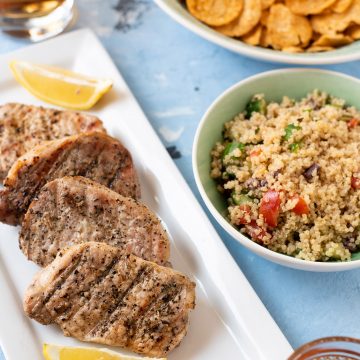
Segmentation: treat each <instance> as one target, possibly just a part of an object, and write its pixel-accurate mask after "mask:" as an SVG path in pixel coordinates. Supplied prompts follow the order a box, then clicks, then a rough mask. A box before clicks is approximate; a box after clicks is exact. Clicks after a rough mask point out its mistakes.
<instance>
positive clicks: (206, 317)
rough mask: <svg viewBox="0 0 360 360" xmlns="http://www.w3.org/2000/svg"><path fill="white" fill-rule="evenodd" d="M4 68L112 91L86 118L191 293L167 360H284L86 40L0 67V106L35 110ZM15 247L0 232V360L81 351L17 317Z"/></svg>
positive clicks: (239, 279) (24, 279)
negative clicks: (74, 77) (123, 165)
mask: <svg viewBox="0 0 360 360" xmlns="http://www.w3.org/2000/svg"><path fill="white" fill-rule="evenodd" d="M13 59H18V60H27V61H31V62H34V63H46V64H51V65H55V66H61V67H65V68H68V69H71V70H74V71H78V72H81V73H84V74H88V75H93V76H97V77H104V78H111V79H112V80H113V81H114V88H113V89H112V91H111V92H110V93H109V94H108V95H107V96H106V98H104V99H103V101H102V102H101V104H100V105H98V106H96V107H95V108H94V109H93V111H92V112H93V113H95V114H96V115H97V116H99V117H100V118H101V119H102V120H103V121H104V123H105V127H106V129H107V130H108V132H109V133H110V134H111V135H112V136H115V137H117V138H118V139H120V140H121V141H122V142H123V144H124V145H125V146H126V147H127V148H128V149H129V150H130V151H131V153H132V155H133V158H134V162H135V166H136V168H137V170H138V173H139V177H140V181H141V188H142V200H143V201H144V202H145V203H146V204H147V205H148V206H149V207H150V208H151V209H152V210H153V211H155V212H156V213H157V214H158V216H159V217H160V218H161V219H162V220H163V221H164V223H165V224H166V227H167V229H168V231H169V234H170V236H171V262H172V264H173V266H174V268H175V269H178V270H180V271H183V272H184V273H186V274H187V275H188V276H190V277H191V278H192V279H193V280H194V281H195V282H196V284H197V287H196V296H197V301H196V303H197V305H196V308H195V310H194V311H193V312H192V314H191V317H190V327H189V332H188V334H187V336H186V337H185V339H184V341H183V342H182V344H181V345H180V346H179V347H178V348H177V349H175V350H174V351H173V352H172V353H171V354H170V355H169V360H195V359H197V360H212V359H213V360H215V359H236V360H243V359H246V360H283V359H284V360H285V359H286V358H287V356H288V355H289V354H290V353H291V351H292V349H291V346H290V345H289V343H288V342H287V340H286V339H285V337H284V336H283V334H282V333H281V331H280V330H279V328H278V327H277V325H276V323H275V322H274V321H273V319H272V318H271V316H270V315H269V313H268V312H267V310H266V309H265V307H264V305H263V304H262V303H261V301H260V300H259V298H258V297H257V295H256V294H255V292H254V290H253V289H252V288H251V286H250V284H249V283H248V281H247V280H246V278H245V277H244V275H243V274H242V272H241V271H240V269H239V268H238V266H237V265H236V263H235V262H234V260H233V259H232V257H231V256H230V254H229V253H228V251H227V249H226V248H225V246H224V245H223V243H222V241H221V239H220V238H219V236H218V235H217V233H216V232H215V230H214V228H213V227H212V225H211V223H210V221H209V220H208V218H207V217H206V215H205V213H204V212H203V210H202V209H201V207H200V205H199V204H198V202H197V201H196V199H195V197H194V195H193V194H192V192H191V191H190V189H189V187H188V185H187V184H186V182H185V180H184V179H183V177H182V176H181V174H180V172H179V171H178V169H177V168H176V166H175V165H174V163H173V161H172V160H171V158H170V157H169V155H168V154H167V152H166V150H165V148H164V147H163V145H162V144H161V142H160V140H159V138H158V137H157V135H156V133H155V132H154V130H153V129H152V127H151V125H150V123H149V122H148V120H147V119H146V117H145V115H144V113H143V112H142V111H141V109H140V107H139V105H138V104H137V102H136V100H135V98H134V97H133V95H132V93H131V92H130V90H129V88H128V87H127V85H126V83H125V82H124V80H123V78H122V76H121V75H120V74H119V72H118V70H117V69H116V67H115V66H114V64H113V62H112V61H111V59H110V58H109V55H108V54H107V53H106V51H105V50H104V48H103V47H102V46H101V44H100V42H99V41H98V40H97V38H96V37H95V35H94V34H93V33H92V32H91V31H90V30H86V29H84V30H78V31H75V32H72V33H69V34H65V35H63V36H60V37H58V38H56V39H53V40H49V41H47V42H44V43H42V44H36V45H31V46H29V47H26V48H24V49H21V50H18V51H16V52H13V53H10V54H6V55H4V56H2V57H0V74H1V78H0V104H2V103H5V102H14V101H16V102H23V103H27V104H36V105H40V104H42V103H41V102H40V101H38V100H36V99H35V98H34V97H33V96H31V95H30V94H29V93H27V92H26V91H25V90H24V89H23V88H21V87H20V86H19V85H18V84H17V83H16V82H15V81H14V80H13V77H12V75H11V73H10V71H9V68H8V62H9V61H10V60H13ZM140 73H141V71H140V70H139V75H140ZM42 105H45V106H46V104H42ZM17 237H18V229H16V228H14V227H10V226H6V225H0V286H1V288H0V289H1V296H0V341H1V346H2V349H3V351H4V354H5V356H6V359H7V360H20V359H24V360H37V359H41V358H42V355H41V348H42V344H43V343H44V342H47V343H54V344H61V345H77V346H79V345H80V346H81V345H84V344H83V343H80V342H78V341H76V340H74V339H71V338H66V337H64V336H63V335H62V333H61V331H59V330H58V329H57V328H56V327H55V326H43V325H40V324H37V323H36V322H34V321H32V320H30V319H27V318H26V317H25V316H24V315H23V311H22V297H23V294H24V291H25V289H26V287H27V286H28V284H29V282H30V280H31V278H32V277H33V275H34V274H35V272H36V271H37V270H38V268H37V266H36V265H34V264H32V263H30V262H29V261H27V260H26V259H25V257H24V256H23V254H22V253H21V251H20V250H19V248H18V239H17ZM89 346H95V345H89Z"/></svg>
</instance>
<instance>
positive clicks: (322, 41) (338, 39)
mask: <svg viewBox="0 0 360 360" xmlns="http://www.w3.org/2000/svg"><path fill="white" fill-rule="evenodd" d="M352 42H353V39H352V38H351V37H350V36H346V35H344V34H325V35H322V36H320V37H319V39H317V40H316V41H315V42H314V44H313V46H327V47H339V46H344V45H348V44H350V43H352Z"/></svg>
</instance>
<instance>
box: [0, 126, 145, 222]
mask: <svg viewBox="0 0 360 360" xmlns="http://www.w3.org/2000/svg"><path fill="white" fill-rule="evenodd" d="M66 175H71V176H76V175H80V176H84V177H87V178H90V179H92V180H94V181H97V182H99V183H101V184H103V185H105V186H107V187H109V188H111V189H112V190H114V191H116V192H118V193H120V194H122V195H124V196H130V197H134V198H137V197H139V195H140V187H139V183H138V179H137V175H136V172H135V168H134V166H133V162H132V159H131V155H130V153H129V151H128V150H127V149H125V147H124V146H123V145H121V143H120V142H119V141H118V140H116V139H114V138H112V137H110V136H108V135H106V134H104V133H99V132H93V133H83V134H78V135H73V136H69V137H66V138H63V139H59V140H53V141H49V142H45V143H42V144H40V145H38V146H36V147H35V148H33V149H32V150H31V151H29V152H27V153H26V154H24V155H23V156H22V157H21V158H19V159H18V160H17V161H16V162H15V163H14V165H13V166H12V167H11V169H10V171H9V173H8V176H7V178H6V179H5V181H4V186H5V188H4V189H3V190H1V191H0V221H2V222H5V223H7V224H13V225H15V224H19V223H20V222H21V219H22V217H23V215H24V214H25V213H26V211H27V209H28V207H29V205H30V203H31V201H32V200H33V199H34V198H35V197H36V196H37V194H38V193H39V191H40V189H41V188H42V187H43V186H44V185H45V184H46V183H47V182H49V181H51V180H54V179H57V178H60V177H63V176H66Z"/></svg>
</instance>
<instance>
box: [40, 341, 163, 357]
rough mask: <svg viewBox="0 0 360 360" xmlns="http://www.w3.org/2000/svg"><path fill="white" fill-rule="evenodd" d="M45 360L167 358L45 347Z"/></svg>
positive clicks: (64, 347)
mask: <svg viewBox="0 0 360 360" xmlns="http://www.w3.org/2000/svg"><path fill="white" fill-rule="evenodd" d="M43 353H44V357H45V360H166V359H165V358H161V359H159V358H148V357H139V356H135V357H134V356H127V355H121V354H119V353H117V352H115V351H110V350H107V349H94V348H84V347H69V346H58V345H51V344H44V345H43Z"/></svg>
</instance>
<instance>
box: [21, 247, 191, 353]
mask: <svg viewBox="0 0 360 360" xmlns="http://www.w3.org/2000/svg"><path fill="white" fill-rule="evenodd" d="M194 288H195V284H194V283H192V282H191V281H190V280H189V279H188V278H187V277H186V276H184V275H182V274H181V273H179V272H177V271H175V270H172V269H169V268H165V267H162V266H159V265H156V264H155V263H153V262H148V261H145V260H143V259H140V258H138V257H136V256H133V255H129V254H128V255H125V254H123V253H122V252H121V250H119V249H117V248H115V247H112V246H109V245H106V244H104V243H96V242H88V243H84V244H80V245H75V246H72V247H71V248H69V249H68V250H66V251H61V252H60V253H59V255H58V256H57V257H56V259H55V260H54V261H53V262H52V263H51V264H50V265H49V266H47V267H46V268H44V269H42V270H41V271H40V272H39V273H38V274H37V275H36V276H35V278H34V280H33V282H32V284H31V285H30V287H29V288H28V290H27V292H26V295H25V299H24V310H25V312H26V314H27V315H28V316H30V317H31V318H33V319H35V320H37V321H39V322H41V323H43V324H49V323H56V324H58V325H59V326H60V328H61V329H62V331H63V332H64V334H65V335H67V336H73V337H76V338H78V339H80V340H83V341H89V342H96V343H101V344H107V345H114V346H120V347H123V348H127V349H129V350H133V351H135V352H138V353H141V354H146V355H148V356H165V355H166V354H167V353H168V352H169V351H171V350H172V349H173V348H175V347H176V346H177V345H179V343H180V342H181V340H182V338H183V337H184V336H185V334H186V331H187V326H188V315H189V311H190V310H191V309H193V308H194V302H195V291H194Z"/></svg>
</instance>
